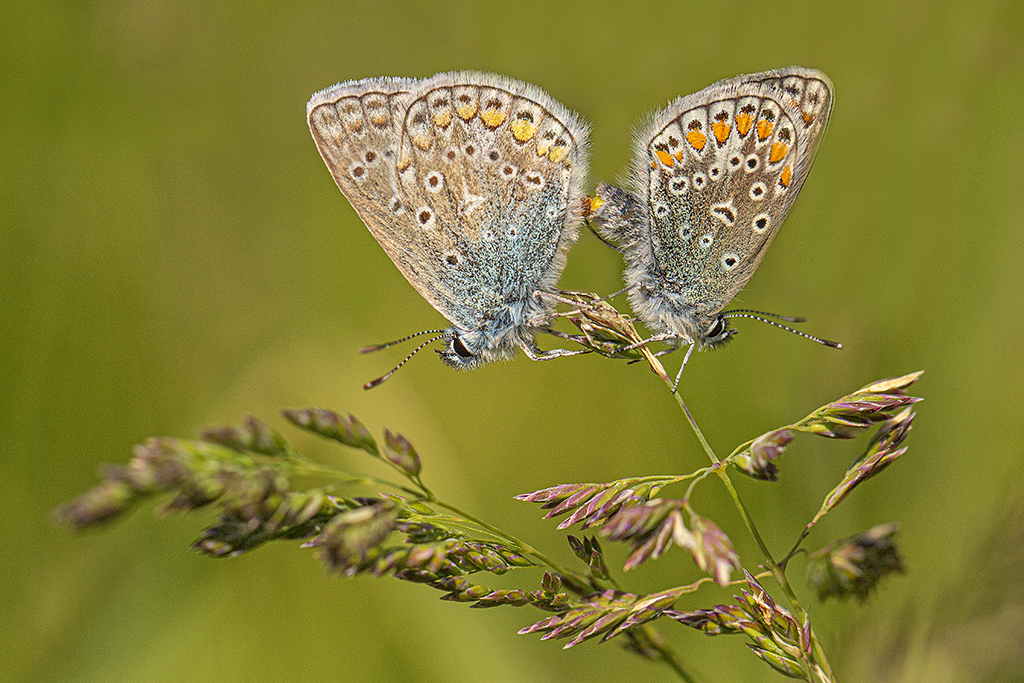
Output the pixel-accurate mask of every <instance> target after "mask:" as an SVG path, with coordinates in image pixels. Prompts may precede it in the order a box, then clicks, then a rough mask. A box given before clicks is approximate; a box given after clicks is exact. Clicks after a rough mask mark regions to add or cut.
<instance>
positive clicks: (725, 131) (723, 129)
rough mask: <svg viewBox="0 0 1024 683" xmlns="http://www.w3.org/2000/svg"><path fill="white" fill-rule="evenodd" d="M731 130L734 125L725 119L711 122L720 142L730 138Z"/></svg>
mask: <svg viewBox="0 0 1024 683" xmlns="http://www.w3.org/2000/svg"><path fill="white" fill-rule="evenodd" d="M731 130H732V126H730V125H729V124H728V123H725V122H723V121H715V122H714V123H712V124H711V132H713V133H714V134H715V139H716V140H718V143H719V144H722V143H724V142H725V141H726V140H728V139H729V131H731Z"/></svg>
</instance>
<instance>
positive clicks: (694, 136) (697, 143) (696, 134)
mask: <svg viewBox="0 0 1024 683" xmlns="http://www.w3.org/2000/svg"><path fill="white" fill-rule="evenodd" d="M686 141H687V142H689V143H690V146H691V147H693V148H694V149H695V150H697V151H698V152H703V151H704V145H706V144H707V142H708V138H707V136H706V135H704V133H701V132H700V131H699V130H691V131H690V132H689V133H687V134H686Z"/></svg>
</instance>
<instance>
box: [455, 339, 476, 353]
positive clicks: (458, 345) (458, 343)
mask: <svg viewBox="0 0 1024 683" xmlns="http://www.w3.org/2000/svg"><path fill="white" fill-rule="evenodd" d="M452 349H453V350H454V351H455V353H457V354H459V357H460V358H472V357H473V354H472V353H471V352H470V350H469V349H467V348H466V345H465V344H463V343H462V340H461V339H459V338H458V337H455V338H454V339H452Z"/></svg>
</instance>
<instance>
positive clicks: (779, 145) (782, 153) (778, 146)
mask: <svg viewBox="0 0 1024 683" xmlns="http://www.w3.org/2000/svg"><path fill="white" fill-rule="evenodd" d="M787 152H789V145H787V144H786V143H784V142H776V143H775V144H774V145H772V149H771V151H770V152H769V153H768V161H770V162H771V163H773V164H775V163H778V162H780V161H782V160H783V159H785V158H786V153H787Z"/></svg>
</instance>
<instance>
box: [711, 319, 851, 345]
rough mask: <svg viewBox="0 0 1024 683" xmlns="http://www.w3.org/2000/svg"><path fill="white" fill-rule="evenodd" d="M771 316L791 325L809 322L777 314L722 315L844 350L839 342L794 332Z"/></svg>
mask: <svg viewBox="0 0 1024 683" xmlns="http://www.w3.org/2000/svg"><path fill="white" fill-rule="evenodd" d="M754 314H756V315H754ZM769 316H770V317H771V318H778V319H779V320H785V321H786V322H791V323H802V322H807V319H806V318H799V317H790V316H786V315H777V314H775V313H762V312H761V311H745V310H736V311H726V312H725V313H723V314H722V317H723V318H751V319H753V320H760V321H761V322H763V323H768V324H769V325H774V326H775V327H779V328H781V329H783V330H786V331H787V332H792V333H793V334H795V335H796V336H798V337H803V338H804V339H810V340H811V341H813V342H818V343H819V344H822V345H824V346H831V347H832V348H833V349H841V348H843V345H842V344H840V343H839V342H834V341H829V340H828V339H822V338H821V337H815V336H814V335H813V334H807V333H806V332H801V331H800V330H794V329H793V328H792V327H788V326H786V325H783V324H782V323H777V322H775V321H774V320H771V319H769Z"/></svg>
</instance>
